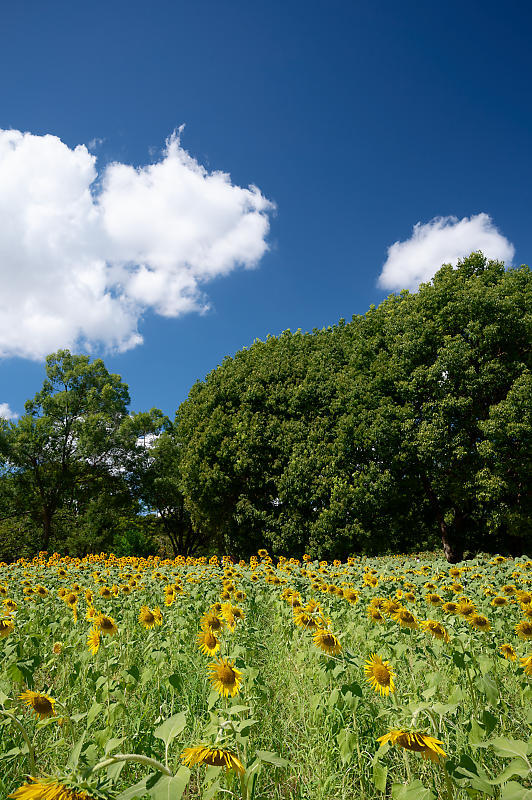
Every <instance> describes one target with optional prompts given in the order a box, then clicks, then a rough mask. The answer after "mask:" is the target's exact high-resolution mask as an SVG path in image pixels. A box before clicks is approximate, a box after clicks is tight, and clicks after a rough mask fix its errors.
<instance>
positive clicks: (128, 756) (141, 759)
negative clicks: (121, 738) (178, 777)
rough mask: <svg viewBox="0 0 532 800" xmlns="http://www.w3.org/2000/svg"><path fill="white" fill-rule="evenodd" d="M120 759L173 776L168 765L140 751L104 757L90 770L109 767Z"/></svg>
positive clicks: (95, 770)
mask: <svg viewBox="0 0 532 800" xmlns="http://www.w3.org/2000/svg"><path fill="white" fill-rule="evenodd" d="M121 761H134V762H135V763H137V764H143V765H144V766H145V767H152V768H153V769H156V770H158V771H159V772H162V773H163V775H168V776H170V777H173V773H172V771H171V770H170V769H168V767H165V765H164V764H161V762H160V761H156V760H155V759H154V758H149V757H148V756H143V755H141V754H140V753H118V754H116V755H114V756H109V758H105V759H104V760H103V761H100V762H99V763H98V764H96V766H94V767H93V768H92V769H91V772H97V771H98V770H100V769H106V768H107V767H111V766H112V765H113V764H117V763H119V762H121Z"/></svg>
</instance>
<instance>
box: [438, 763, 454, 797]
mask: <svg viewBox="0 0 532 800" xmlns="http://www.w3.org/2000/svg"><path fill="white" fill-rule="evenodd" d="M441 768H442V770H443V777H444V779H445V787H446V789H447V800H453V798H454V787H453V783H452V781H451V776H450V775H449V773H448V772H447V767H446V766H445V762H442V765H441Z"/></svg>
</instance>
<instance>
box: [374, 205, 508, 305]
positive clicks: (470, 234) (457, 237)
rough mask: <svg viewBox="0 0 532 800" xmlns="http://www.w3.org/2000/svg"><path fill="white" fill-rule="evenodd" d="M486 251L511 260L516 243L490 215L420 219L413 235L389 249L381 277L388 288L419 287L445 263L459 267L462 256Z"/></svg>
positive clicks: (503, 259)
mask: <svg viewBox="0 0 532 800" xmlns="http://www.w3.org/2000/svg"><path fill="white" fill-rule="evenodd" d="M475 250H482V252H483V253H484V255H485V256H487V257H488V258H491V259H496V260H500V261H506V262H511V260H512V258H513V256H514V252H515V249H514V246H513V244H512V243H511V242H509V241H508V239H506V237H505V236H503V235H502V234H501V233H499V231H498V230H497V228H496V227H495V225H494V224H493V220H492V219H491V217H490V216H489V215H488V214H476V215H474V216H471V217H464V218H463V219H458V217H435V218H434V219H432V220H430V222H426V223H424V224H423V223H421V222H418V223H417V224H416V225H414V227H413V229H412V236H411V237H410V239H406V241H404V242H395V244H392V245H391V247H389V248H388V258H387V259H386V262H385V263H384V266H383V268H382V272H381V274H380V276H379V286H382V288H384V289H398V290H401V289H412V290H414V289H416V288H417V287H418V286H419V284H420V283H423V282H426V281H429V280H430V279H431V278H432V277H433V275H434V274H435V273H436V272H437V271H438V270H439V268H440V267H441V266H442V264H453V265H454V266H456V264H457V262H458V260H459V259H460V258H464V257H465V256H468V255H470V253H472V252H473V251H475Z"/></svg>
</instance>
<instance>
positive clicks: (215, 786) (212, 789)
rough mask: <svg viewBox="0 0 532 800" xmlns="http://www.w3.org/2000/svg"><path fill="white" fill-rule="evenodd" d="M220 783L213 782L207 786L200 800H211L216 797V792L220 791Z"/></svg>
mask: <svg viewBox="0 0 532 800" xmlns="http://www.w3.org/2000/svg"><path fill="white" fill-rule="evenodd" d="M220 787H221V783H220V781H214V782H213V783H211V785H210V786H208V787H207V788H206V789H205V791H204V792H203V794H202V795H201V800H212V798H213V797H216V795H217V794H218V792H219V791H220Z"/></svg>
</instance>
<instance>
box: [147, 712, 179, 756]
mask: <svg viewBox="0 0 532 800" xmlns="http://www.w3.org/2000/svg"><path fill="white" fill-rule="evenodd" d="M186 724H187V718H186V715H185V713H184V712H183V711H180V712H179V714H174V715H173V716H172V717H169V718H168V719H167V720H165V721H164V722H163V723H162V725H159V727H158V728H155V730H154V732H153V735H154V736H156V737H157V738H158V739H162V740H163V742H164V743H165V745H166V746H167V747H168V745H169V744H170V742H171V741H173V740H174V739H175V737H176V736H179V734H180V733H181V732H182V731H183V730H184V728H185V725H186Z"/></svg>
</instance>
